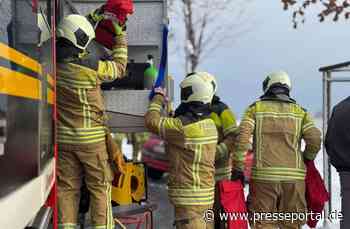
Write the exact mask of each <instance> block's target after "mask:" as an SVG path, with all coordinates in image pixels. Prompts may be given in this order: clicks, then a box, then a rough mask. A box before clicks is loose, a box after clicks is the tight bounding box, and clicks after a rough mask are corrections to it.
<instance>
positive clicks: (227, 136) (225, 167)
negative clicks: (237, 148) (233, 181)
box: [210, 76, 239, 228]
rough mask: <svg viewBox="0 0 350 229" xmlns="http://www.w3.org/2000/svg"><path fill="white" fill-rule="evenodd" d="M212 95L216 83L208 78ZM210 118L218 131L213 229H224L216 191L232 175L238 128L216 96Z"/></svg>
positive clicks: (215, 88)
mask: <svg viewBox="0 0 350 229" xmlns="http://www.w3.org/2000/svg"><path fill="white" fill-rule="evenodd" d="M210 77H211V80H212V85H213V87H214V93H216V92H217V82H216V79H215V78H214V77H213V76H210ZM211 111H212V112H211V114H210V117H211V119H212V120H213V121H214V123H215V126H216V128H217V130H218V136H219V139H218V145H217V147H216V155H215V182H216V184H215V202H214V212H215V228H225V222H224V221H222V220H220V217H219V213H220V211H221V209H222V207H221V204H220V195H219V190H218V182H219V181H221V180H225V179H226V180H229V179H230V178H231V173H232V152H233V151H234V144H235V142H236V138H237V135H238V131H239V130H238V126H237V122H236V116H235V115H234V113H233V112H232V111H231V110H230V108H229V107H228V106H227V105H226V104H225V103H223V102H222V101H221V99H220V97H219V96H217V95H216V94H215V95H214V97H213V100H212V103H211Z"/></svg>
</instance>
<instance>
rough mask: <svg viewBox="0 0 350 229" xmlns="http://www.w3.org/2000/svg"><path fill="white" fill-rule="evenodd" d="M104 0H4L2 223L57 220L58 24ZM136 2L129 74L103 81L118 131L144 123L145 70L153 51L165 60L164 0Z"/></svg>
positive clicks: (6, 226) (0, 39) (17, 225)
mask: <svg viewBox="0 0 350 229" xmlns="http://www.w3.org/2000/svg"><path fill="white" fill-rule="evenodd" d="M105 2H106V1H102V0H85V1H80V0H0V228H3V229H23V228H37V229H41V228H54V227H53V226H52V225H55V224H56V220H57V209H56V172H55V171H56V158H57V156H58V152H57V145H56V141H55V120H56V117H57V113H56V105H55V75H56V74H55V71H56V65H55V62H56V61H55V53H56V50H55V28H56V25H57V24H58V23H59V21H60V19H61V18H63V17H64V16H65V15H67V14H71V13H79V14H82V15H87V14H88V13H89V12H91V11H92V10H94V9H96V8H98V7H99V6H101V5H103V4H104V3H105ZM134 3H135V14H134V15H133V16H131V17H130V18H129V21H128V34H129V35H128V36H129V37H128V40H129V65H128V73H127V74H128V77H126V78H125V80H122V81H120V82H111V83H109V84H107V85H104V88H103V89H104V90H105V92H104V94H105V99H106V107H107V113H108V114H109V116H110V119H109V126H110V128H111V130H112V131H114V132H143V131H145V129H144V126H143V115H144V113H145V110H146V105H147V103H148V95H149V93H150V91H149V90H148V89H149V88H148V89H147V88H145V87H144V79H143V70H144V69H145V66H146V60H147V56H150V55H151V56H153V57H154V61H155V64H156V65H158V64H159V63H160V59H161V51H162V48H161V45H162V28H163V25H164V23H166V21H167V20H166V19H167V15H166V1H165V0H152V1H149V0H135V1H134ZM94 44H96V43H94ZM100 49H101V48H100ZM105 51H106V50H105ZM106 52H108V51H106ZM165 84H166V86H167V87H172V86H171V82H170V81H169V82H166V83H165ZM169 91H170V90H169ZM50 225H51V226H50Z"/></svg>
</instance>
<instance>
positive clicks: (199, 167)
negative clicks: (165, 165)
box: [145, 72, 218, 229]
mask: <svg viewBox="0 0 350 229" xmlns="http://www.w3.org/2000/svg"><path fill="white" fill-rule="evenodd" d="M180 87H181V102H182V104H183V105H182V110H181V112H179V111H178V112H176V115H175V117H174V118H165V117H161V109H162V105H163V102H164V91H163V90H162V89H159V88H157V89H156V90H155V92H156V95H155V96H154V98H153V99H152V102H151V103H150V106H149V109H148V112H147V113H146V116H145V124H146V127H147V128H148V129H149V131H151V132H152V133H155V134H157V135H159V136H160V137H161V138H163V139H164V140H165V141H166V143H167V146H168V148H167V149H168V156H169V161H170V162H171V163H170V170H169V180H168V195H169V198H170V201H171V203H172V204H173V205H174V206H175V225H176V228H181V229H187V228H188V229H192V228H196V229H205V228H213V224H212V223H206V222H205V220H204V219H203V215H204V213H205V211H207V210H209V209H212V207H213V202H214V183H215V180H214V162H215V150H216V144H217V139H218V136H217V130H216V127H215V124H214V122H213V120H211V119H210V112H211V110H210V103H211V101H212V98H213V95H214V93H213V92H214V91H213V87H212V84H211V82H210V77H209V74H208V73H205V72H197V73H192V74H189V75H188V76H187V77H186V78H185V79H184V80H183V81H182V82H181V84H180Z"/></svg>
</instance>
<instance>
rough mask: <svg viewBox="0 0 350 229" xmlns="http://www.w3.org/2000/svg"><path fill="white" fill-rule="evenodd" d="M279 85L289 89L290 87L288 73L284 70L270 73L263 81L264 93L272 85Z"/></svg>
mask: <svg viewBox="0 0 350 229" xmlns="http://www.w3.org/2000/svg"><path fill="white" fill-rule="evenodd" d="M275 85H280V86H282V87H285V88H287V89H288V90H289V91H290V90H291V89H292V83H291V81H290V78H289V76H288V74H287V73H286V72H284V71H278V72H273V73H270V74H269V75H268V76H267V77H266V79H265V80H264V82H263V91H264V93H266V92H268V91H269V90H270V88H272V86H275Z"/></svg>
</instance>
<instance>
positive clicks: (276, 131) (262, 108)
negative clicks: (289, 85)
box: [253, 101, 306, 180]
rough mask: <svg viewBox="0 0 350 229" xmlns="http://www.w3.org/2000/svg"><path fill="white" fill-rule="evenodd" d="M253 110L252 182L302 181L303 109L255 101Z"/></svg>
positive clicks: (280, 102) (282, 103)
mask: <svg viewBox="0 0 350 229" xmlns="http://www.w3.org/2000/svg"><path fill="white" fill-rule="evenodd" d="M254 109H255V122H256V125H255V133H254V151H255V166H254V168H253V179H255V180H303V179H304V177H305V166H304V160H303V156H302V153H301V138H302V132H303V123H304V118H305V115H306V112H305V110H304V109H303V108H302V107H301V106H299V105H298V104H296V103H290V102H284V101H258V102H256V103H255V105H254Z"/></svg>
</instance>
